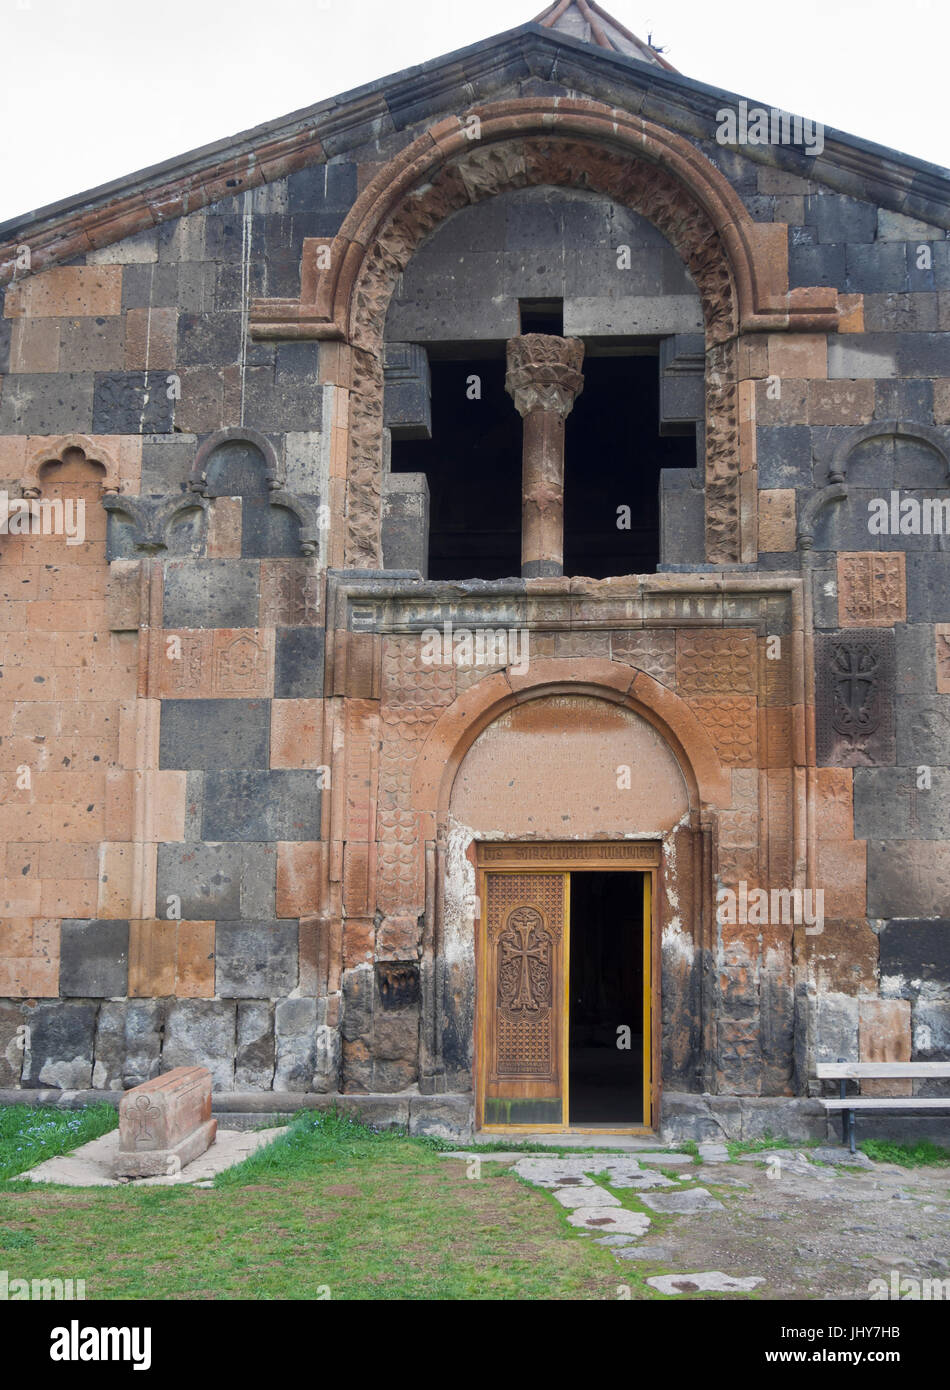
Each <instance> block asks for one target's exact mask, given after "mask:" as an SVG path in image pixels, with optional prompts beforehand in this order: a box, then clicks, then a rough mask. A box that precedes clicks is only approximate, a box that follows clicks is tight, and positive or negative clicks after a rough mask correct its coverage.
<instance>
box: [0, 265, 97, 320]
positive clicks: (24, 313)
mask: <svg viewBox="0 0 950 1390" xmlns="http://www.w3.org/2000/svg"><path fill="white" fill-rule="evenodd" d="M121 312H122V267H121V266H120V265H90V266H86V265H71V266H56V267H54V268H53V269H51V270H44V271H41V272H40V273H39V274H38V275H31V276H30V277H29V278H28V279H26V280H21V281H20V283H19V284H15V285H13V286H12V287H11V289H10V290H9V291H8V293H7V300H6V305H5V308H4V313H5V315H6V317H7V318H34V319H37V318H74V317H79V316H81V315H84V314H92V315H95V316H99V315H101V316H102V317H103V318H109V317H110V316H111V315H114V314H121Z"/></svg>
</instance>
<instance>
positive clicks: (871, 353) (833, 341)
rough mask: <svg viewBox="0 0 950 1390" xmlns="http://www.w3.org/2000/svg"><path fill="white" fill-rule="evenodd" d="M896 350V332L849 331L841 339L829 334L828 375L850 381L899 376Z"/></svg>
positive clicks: (900, 373) (831, 377) (830, 377)
mask: <svg viewBox="0 0 950 1390" xmlns="http://www.w3.org/2000/svg"><path fill="white" fill-rule="evenodd" d="M849 339H852V340H853V341H849ZM897 353H898V335H897V334H896V333H874V334H865V333H862V334H852V333H848V334H845V335H844V337H840V338H839V337H837V336H834V335H831V336H829V339H828V378H829V380H831V379H835V380H844V381H853V380H855V379H856V378H859V377H878V378H880V377H896V376H902V375H903V373H902V372H901V370H900V368H899V366H898V356H897Z"/></svg>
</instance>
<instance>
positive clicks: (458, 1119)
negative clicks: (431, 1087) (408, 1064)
mask: <svg viewBox="0 0 950 1390" xmlns="http://www.w3.org/2000/svg"><path fill="white" fill-rule="evenodd" d="M473 1121H474V1106H473V1102H472V1099H471V1098H470V1097H469V1096H412V1097H411V1099H410V1101H409V1133H410V1134H428V1135H431V1136H432V1137H433V1138H434V1139H456V1138H458V1139H466V1138H468V1137H469V1136H470V1135H471V1133H472V1128H473Z"/></svg>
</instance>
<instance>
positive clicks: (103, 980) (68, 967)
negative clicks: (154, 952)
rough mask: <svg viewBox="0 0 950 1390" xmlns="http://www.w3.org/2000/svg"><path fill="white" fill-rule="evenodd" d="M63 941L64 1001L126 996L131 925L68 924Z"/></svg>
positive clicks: (62, 936)
mask: <svg viewBox="0 0 950 1390" xmlns="http://www.w3.org/2000/svg"><path fill="white" fill-rule="evenodd" d="M60 941H61V947H60V950H61V954H60V964H59V987H60V993H61V994H62V995H63V996H64V997H66V998H68V997H69V996H76V997H80V998H92V999H110V998H114V997H115V996H117V995H125V994H126V992H127V990H128V981H129V924H128V922H119V921H106V922H102V921H93V922H71V921H66V922H63V926H62V935H61V937H60Z"/></svg>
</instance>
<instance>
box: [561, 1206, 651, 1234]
mask: <svg viewBox="0 0 950 1390" xmlns="http://www.w3.org/2000/svg"><path fill="white" fill-rule="evenodd" d="M567 1219H568V1222H569V1223H570V1225H572V1226H580V1227H581V1229H582V1230H585V1231H596V1232H597V1234H598V1235H623V1234H626V1235H631V1236H642V1235H645V1234H646V1232H647V1231H648V1230H649V1229H650V1218H649V1217H648V1216H644V1214H643V1212H640V1211H627V1209H626V1208H625V1207H599V1206H598V1207H578V1208H577V1209H576V1211H572V1212H571V1214H570V1216H569V1217H568V1218H567Z"/></svg>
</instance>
